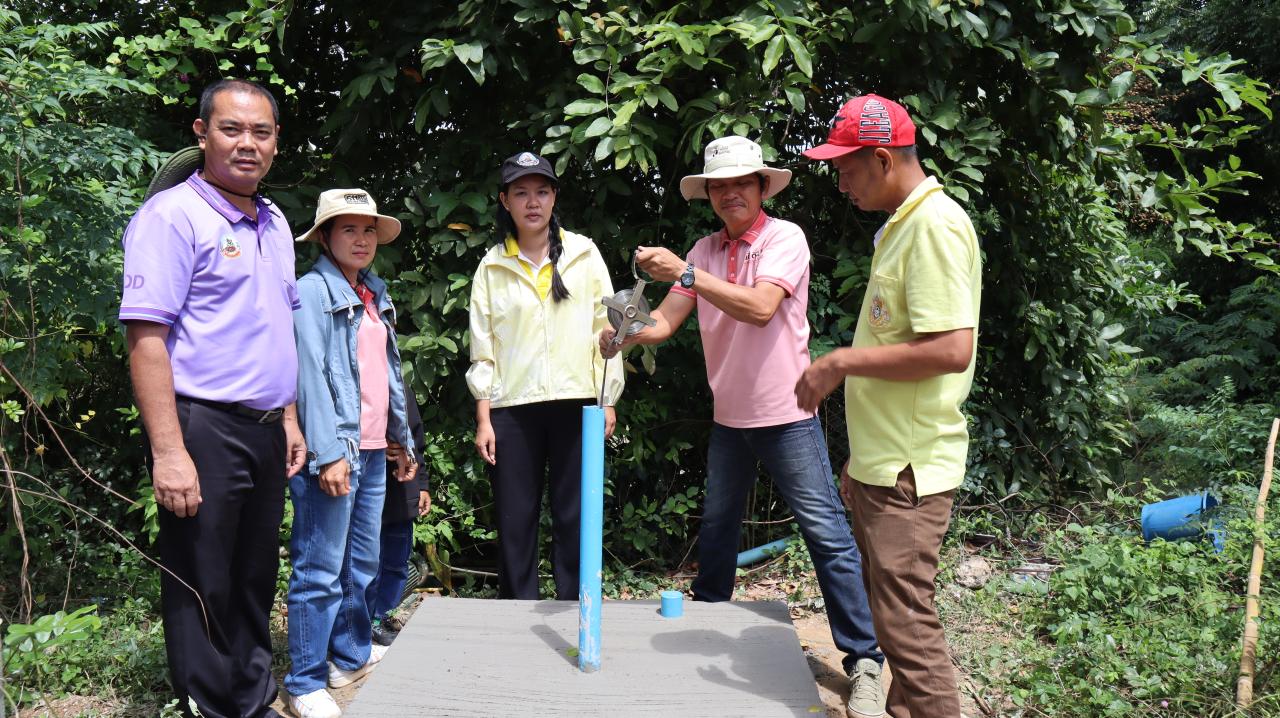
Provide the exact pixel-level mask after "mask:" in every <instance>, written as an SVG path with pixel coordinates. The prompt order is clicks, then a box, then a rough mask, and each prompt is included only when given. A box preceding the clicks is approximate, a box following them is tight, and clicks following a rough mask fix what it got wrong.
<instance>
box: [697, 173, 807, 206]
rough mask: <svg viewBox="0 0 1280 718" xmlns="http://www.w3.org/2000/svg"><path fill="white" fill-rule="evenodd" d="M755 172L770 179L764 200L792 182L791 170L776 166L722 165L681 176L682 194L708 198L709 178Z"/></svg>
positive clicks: (762, 197)
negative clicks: (702, 171) (708, 170)
mask: <svg viewBox="0 0 1280 718" xmlns="http://www.w3.org/2000/svg"><path fill="white" fill-rule="evenodd" d="M754 174H762V175H764V176H765V177H767V178H768V179H769V186H768V187H767V188H766V189H765V191H764V195H763V196H761V199H762V200H765V199H769V198H770V197H772V196H774V195H776V194H778V193H779V192H781V191H782V190H783V189H785V188H786V186H787V185H789V184H791V170H782V169H777V168H774V167H756V168H748V167H742V166H734V167H721V168H720V169H718V170H713V171H711V172H704V173H702V174H700V175H689V176H687V177H683V178H681V180H680V194H681V195H683V196H684V198H685V199H707V180H713V179H729V178H731V177H746V176H747V175H754Z"/></svg>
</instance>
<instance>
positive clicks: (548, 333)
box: [467, 230, 625, 408]
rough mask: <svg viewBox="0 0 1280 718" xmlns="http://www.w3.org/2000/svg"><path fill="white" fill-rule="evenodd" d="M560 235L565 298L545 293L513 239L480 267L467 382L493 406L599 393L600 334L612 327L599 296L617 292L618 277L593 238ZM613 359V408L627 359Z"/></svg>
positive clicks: (608, 396) (608, 394)
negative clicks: (613, 279) (611, 273)
mask: <svg viewBox="0 0 1280 718" xmlns="http://www.w3.org/2000/svg"><path fill="white" fill-rule="evenodd" d="M560 236H561V238H562V241H563V242H564V253H563V254H562V255H561V256H560V262H559V263H558V265H557V266H558V267H559V269H560V277H561V279H563V280H564V285H565V288H567V289H568V290H569V295H570V296H569V297H568V298H567V299H565V300H564V301H561V302H557V301H555V299H553V298H552V297H551V296H550V294H542V295H540V293H539V291H538V286H537V283H536V281H535V278H534V277H533V274H532V272H531V270H530V269H528V268H527V267H526V266H525V265H523V264H522V262H521V260H520V259H519V258H518V257H517V254H516V252H515V251H514V243H511V244H506V243H504V244H499V245H495V246H494V247H492V248H490V250H489V252H488V253H487V254H486V255H485V257H484V259H482V260H480V266H479V267H478V268H477V269H476V273H475V277H474V278H473V280H472V282H471V368H470V369H469V370H468V371H467V386H468V387H469V388H470V389H471V395H472V396H474V397H475V398H476V399H477V400H480V399H488V400H489V401H490V402H491V403H490V406H491V407H493V408H498V407H503V406H516V405H519V404H532V403H534V402H539V401H556V400H560V399H588V398H594V397H598V396H599V395H600V382H601V379H602V377H603V376H604V366H605V362H604V359H603V358H602V357H601V356H600V350H599V348H598V346H597V337H598V336H599V334H600V331H601V330H602V329H604V328H605V327H606V326H608V325H609V322H608V319H607V318H606V315H605V307H604V305H603V304H601V303H600V300H601V299H603V298H604V297H606V296H611V295H612V294H613V283H612V282H611V281H609V270H608V268H607V267H605V264H604V258H603V257H601V256H600V250H598V249H596V245H595V243H594V242H592V241H591V240H590V239H589V238H587V237H584V236H582V235H580V234H574V233H573V232H567V231H564V230H561V234H560ZM548 266H549V265H548ZM609 364H610V366H609V372H608V377H607V379H608V385H607V386H606V387H605V394H604V398H605V404H606V405H608V406H612V405H614V404H615V403H617V401H618V397H619V396H620V395H621V394H622V385H623V382H624V377H623V374H624V372H625V370H624V368H623V365H622V361H621V360H620V359H617V358H615V359H613V360H611V361H610V362H609Z"/></svg>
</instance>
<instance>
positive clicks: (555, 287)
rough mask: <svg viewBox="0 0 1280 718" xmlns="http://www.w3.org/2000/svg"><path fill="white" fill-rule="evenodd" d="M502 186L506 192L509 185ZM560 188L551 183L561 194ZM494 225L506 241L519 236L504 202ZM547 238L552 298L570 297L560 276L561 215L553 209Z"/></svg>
mask: <svg viewBox="0 0 1280 718" xmlns="http://www.w3.org/2000/svg"><path fill="white" fill-rule="evenodd" d="M508 186H509V185H503V186H502V193H503V194H506V192H507V187H508ZM559 190H560V188H559V187H557V186H556V184H555V183H554V182H553V183H551V191H552V192H555V193H557V194H559ZM494 225H495V226H496V227H497V229H498V237H499V238H500V239H501V240H502V241H505V240H506V238H507V237H518V236H519V235H518V234H517V233H516V220H515V218H514V217H512V216H511V213H510V212H508V211H507V208H506V207H503V206H502V203H501V202H499V203H498V216H497V217H496V218H495V221H494ZM547 239H548V240H549V241H550V242H551V249H550V251H548V252H547V257H548V258H549V259H550V260H551V298H552V299H554V300H555V301H557V302H560V301H563V300H565V299H568V298H569V289H568V288H567V287H565V286H564V280H563V279H561V278H560V267H559V266H558V265H559V263H560V255H562V254H564V240H562V239H561V238H560V217H559V216H558V215H557V214H556V213H555V212H554V211H553V212H552V213H551V222H550V223H549V224H548V225H547Z"/></svg>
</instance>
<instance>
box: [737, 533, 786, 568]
mask: <svg viewBox="0 0 1280 718" xmlns="http://www.w3.org/2000/svg"><path fill="white" fill-rule="evenodd" d="M789 543H791V539H789V538H784V539H778V540H777V541H773V542H771V543H767V544H765V545H763V546H756V547H755V548H753V549H747V550H746V551H743V552H742V553H740V554H738V568H743V567H744V566H750V565H751V564H753V563H755V562H757V561H762V560H764V559H766V558H769V557H771V556H777V555H778V554H780V553H782V552H783V551H785V550H786V549H787V544H789Z"/></svg>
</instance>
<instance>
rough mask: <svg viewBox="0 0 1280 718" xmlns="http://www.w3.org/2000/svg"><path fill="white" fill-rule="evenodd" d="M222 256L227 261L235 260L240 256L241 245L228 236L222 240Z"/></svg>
mask: <svg viewBox="0 0 1280 718" xmlns="http://www.w3.org/2000/svg"><path fill="white" fill-rule="evenodd" d="M221 251H222V256H224V257H226V258H227V259H235V258H236V257H239V256H240V243H239V242H236V240H235V237H231V236H226V237H223V238H222V250H221Z"/></svg>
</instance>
